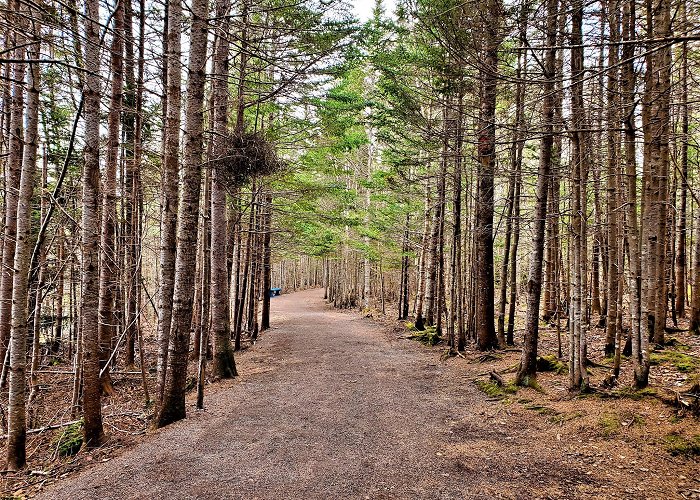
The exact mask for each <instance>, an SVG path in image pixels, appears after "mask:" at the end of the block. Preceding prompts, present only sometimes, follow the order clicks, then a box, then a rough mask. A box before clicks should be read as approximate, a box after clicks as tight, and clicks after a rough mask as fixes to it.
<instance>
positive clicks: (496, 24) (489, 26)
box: [474, 0, 502, 351]
mask: <svg viewBox="0 0 700 500" xmlns="http://www.w3.org/2000/svg"><path fill="white" fill-rule="evenodd" d="M501 9H502V7H501V4H500V2H499V0H488V2H487V6H486V12H487V13H488V20H484V29H485V33H484V35H485V40H484V44H485V45H484V59H483V67H482V69H481V75H480V80H481V85H482V89H481V92H482V95H481V108H480V112H479V133H478V134H479V135H478V143H479V169H478V171H477V176H478V184H477V203H476V214H475V224H476V227H475V230H474V232H475V235H476V264H475V265H476V328H477V330H476V335H477V343H478V346H479V349H480V350H482V351H483V350H487V349H491V348H494V347H498V339H497V338H496V329H495V327H494V270H493V207H494V194H493V188H494V179H493V177H494V167H495V165H496V82H497V75H498V47H499V46H500V36H501V35H500V33H499V31H500V29H501V26H500V19H501Z"/></svg>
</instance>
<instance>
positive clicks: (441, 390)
mask: <svg viewBox="0 0 700 500" xmlns="http://www.w3.org/2000/svg"><path fill="white" fill-rule="evenodd" d="M272 309H273V318H272V319H273V325H275V326H274V327H273V329H272V330H271V331H268V332H265V333H264V334H263V335H262V337H261V340H260V342H258V343H257V344H256V345H255V346H253V347H252V348H250V349H249V350H248V351H247V352H246V353H245V355H243V356H240V357H239V369H240V370H239V371H240V372H241V374H242V375H241V376H240V377H239V378H237V379H236V380H235V381H226V382H223V383H221V384H216V385H214V386H210V387H209V388H208V390H207V394H206V410H204V411H201V412H197V411H196V410H195V409H194V407H192V406H188V412H189V415H188V418H187V419H186V420H184V421H181V422H178V423H176V424H173V425H171V426H169V427H167V428H165V429H162V430H160V431H157V432H154V433H152V434H151V435H149V436H148V437H146V438H145V439H144V441H143V442H142V443H141V444H139V445H137V446H135V447H134V448H133V449H131V450H129V451H127V452H125V453H124V454H122V455H121V456H119V457H118V458H115V459H113V460H110V461H108V462H106V463H101V464H96V465H94V466H92V467H90V468H88V469H86V470H84V471H83V472H81V473H80V474H78V475H76V476H73V477H71V478H68V479H65V480H63V481H59V483H57V484H56V485H53V486H52V487H51V488H50V489H49V490H47V491H45V492H44V494H43V497H42V498H100V499H109V498H120V499H121V498H149V499H160V498H167V499H176V498H246V499H251V498H270V499H283V498H304V499H311V498H318V499H321V498H322V499H335V498H362V499H365V498H372V499H374V498H396V499H407V498H574V497H582V496H585V497H591V496H598V497H605V496H607V495H606V494H604V493H603V492H605V491H606V490H605V489H600V488H606V487H607V486H605V484H604V483H605V482H607V481H603V480H602V478H601V482H600V483H598V482H597V481H596V479H594V477H595V476H591V475H590V474H591V473H590V472H588V474H586V471H585V470H582V468H581V467H582V465H583V463H582V460H581V458H580V457H578V456H577V454H576V453H572V452H571V448H570V447H569V446H567V445H566V444H565V443H559V442H558V441H559V439H560V436H559V435H557V437H556V438H554V433H555V432H559V431H557V430H556V429H554V426H551V425H548V424H545V423H544V422H545V421H544V419H542V418H541V417H538V416H537V415H535V416H534V417H533V416H530V413H532V412H529V413H528V412H527V411H526V410H521V411H519V412H516V413H513V414H511V412H510V411H509V409H508V407H507V406H505V405H503V404H501V403H500V402H495V401H493V400H490V399H489V398H487V396H486V395H485V394H483V393H482V392H480V391H479V390H478V389H477V388H476V387H475V385H474V384H473V382H472V381H473V378H474V376H475V375H477V374H478V373H477V370H483V367H482V368H479V366H478V365H470V364H462V365H461V367H462V368H461V369H455V366H456V365H454V364H450V363H443V362H441V361H440V356H439V352H438V351H436V350H435V349H432V350H431V349H426V348H425V347H423V346H422V345H420V344H418V343H416V342H412V341H409V340H405V339H401V338H397V336H396V335H395V334H393V333H390V332H389V331H388V330H387V329H386V328H385V327H382V326H381V325H378V324H377V323H375V322H373V321H371V320H368V319H366V318H362V317H360V316H359V315H358V314H356V313H352V312H342V311H336V310H332V309H330V308H329V307H328V306H326V305H325V304H324V302H323V300H322V291H319V290H309V291H304V292H299V293H295V294H290V295H284V296H282V297H279V298H274V299H273V301H272ZM465 368H466V369H465ZM516 406H517V405H516ZM550 440H551V441H550ZM567 440H568V439H567ZM596 475H597V474H596ZM630 479H632V478H630ZM631 482H633V480H632V481H631ZM608 484H610V483H609V482H608ZM613 489H616V488H615V487H613ZM620 493H621V496H623V497H624V496H625V493H624V490H621V491H620ZM613 495H614V493H613Z"/></svg>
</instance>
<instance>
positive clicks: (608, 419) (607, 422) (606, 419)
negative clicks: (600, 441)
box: [598, 413, 622, 437]
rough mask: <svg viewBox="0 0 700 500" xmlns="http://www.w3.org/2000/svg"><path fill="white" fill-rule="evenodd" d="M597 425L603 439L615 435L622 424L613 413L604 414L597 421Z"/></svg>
mask: <svg viewBox="0 0 700 500" xmlns="http://www.w3.org/2000/svg"><path fill="white" fill-rule="evenodd" d="M598 425H599V426H600V433H601V434H602V435H603V436H604V437H610V436H612V435H613V434H617V432H619V430H620V428H621V427H622V422H621V421H620V417H619V416H617V415H616V414H614V413H604V414H603V415H602V416H601V417H600V419H599V420H598Z"/></svg>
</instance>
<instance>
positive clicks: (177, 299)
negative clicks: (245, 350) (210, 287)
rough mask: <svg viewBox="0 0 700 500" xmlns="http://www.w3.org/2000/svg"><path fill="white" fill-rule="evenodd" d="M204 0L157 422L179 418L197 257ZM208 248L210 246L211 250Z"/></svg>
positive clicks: (198, 16) (195, 11)
mask: <svg viewBox="0 0 700 500" xmlns="http://www.w3.org/2000/svg"><path fill="white" fill-rule="evenodd" d="M207 17H208V1H207V0H194V1H193V3H192V24H191V28H190V57H189V62H188V65H187V73H188V80H187V105H186V110H185V144H184V159H183V175H182V182H181V189H180V191H181V196H180V205H179V208H178V217H177V256H176V261H175V286H174V289H173V313H172V325H171V327H170V342H169V347H168V364H167V369H166V377H165V387H164V390H163V399H162V404H161V406H160V408H159V411H158V419H157V425H158V427H163V426H165V425H168V424H170V423H172V422H175V421H177V420H180V419H182V418H185V386H186V384H187V360H188V358H189V356H188V354H189V345H190V326H191V320H192V305H193V299H194V285H195V274H196V273H195V267H196V259H197V220H198V218H199V195H200V188H201V183H202V182H201V172H202V160H203V153H204V150H203V125H204V84H205V82H206V72H205V65H206V59H207V58H206V51H207V32H208V30H207ZM212 253H213V252H212Z"/></svg>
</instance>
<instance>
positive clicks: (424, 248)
mask: <svg viewBox="0 0 700 500" xmlns="http://www.w3.org/2000/svg"><path fill="white" fill-rule="evenodd" d="M431 201H432V200H431V197H430V179H429V178H428V179H426V181H425V213H424V215H423V238H422V240H421V252H420V257H419V259H418V269H417V271H418V289H417V290H416V322H415V325H416V329H417V330H424V329H425V326H424V320H423V303H424V300H425V290H426V286H425V285H426V281H427V268H428V266H427V260H428V247H429V238H430V207H431Z"/></svg>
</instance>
